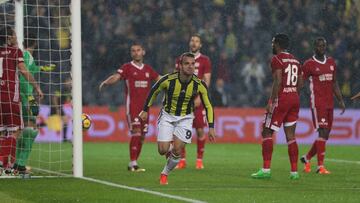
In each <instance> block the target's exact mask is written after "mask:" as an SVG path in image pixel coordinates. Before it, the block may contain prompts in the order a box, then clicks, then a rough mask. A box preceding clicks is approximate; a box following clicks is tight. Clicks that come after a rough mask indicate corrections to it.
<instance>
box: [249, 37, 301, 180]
mask: <svg viewBox="0 0 360 203" xmlns="http://www.w3.org/2000/svg"><path fill="white" fill-rule="evenodd" d="M288 46H289V37H288V36H287V35H286V34H276V35H275V37H274V38H273V41H272V47H273V54H274V56H273V57H272V59H271V69H272V77H273V86H272V92H271V97H270V99H269V102H268V104H267V106H266V112H267V113H266V117H265V122H264V126H263V131H262V137H263V140H262V156H263V168H262V169H260V170H259V171H258V172H256V173H253V174H252V175H251V176H252V177H253V178H260V179H262V178H270V177H271V172H270V164H271V157H272V152H273V139H272V134H273V132H274V131H278V130H279V128H280V127H281V125H282V124H284V131H285V134H286V140H287V143H288V152H289V158H290V165H291V171H290V179H299V174H298V172H297V160H298V146H297V143H296V139H295V128H296V121H297V119H298V114H299V108H300V99H299V95H298V83H299V81H298V80H302V78H301V77H299V76H300V72H301V71H300V62H299V61H298V60H297V59H296V58H295V57H294V56H293V55H292V54H290V53H288V52H286V49H287V48H288ZM300 82H301V81H300Z"/></svg>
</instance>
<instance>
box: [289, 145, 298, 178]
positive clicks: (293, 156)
mask: <svg viewBox="0 0 360 203" xmlns="http://www.w3.org/2000/svg"><path fill="white" fill-rule="evenodd" d="M288 153H289V158H290V165H291V172H296V171H297V161H298V158H299V148H298V145H297V143H296V140H292V141H289V142H288Z"/></svg>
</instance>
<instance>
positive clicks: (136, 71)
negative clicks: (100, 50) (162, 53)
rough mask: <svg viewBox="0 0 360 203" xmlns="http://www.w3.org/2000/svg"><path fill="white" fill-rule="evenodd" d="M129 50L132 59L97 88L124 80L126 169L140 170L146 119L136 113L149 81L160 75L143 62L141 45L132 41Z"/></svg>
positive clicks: (146, 125)
mask: <svg viewBox="0 0 360 203" xmlns="http://www.w3.org/2000/svg"><path fill="white" fill-rule="evenodd" d="M130 51H131V58H132V59H133V60H132V61H131V62H129V63H126V64H123V65H122V66H121V67H120V68H119V69H118V70H117V72H116V73H114V74H113V75H111V76H110V77H108V78H107V79H106V80H104V81H103V82H102V83H101V84H100V87H99V90H100V91H101V89H102V87H103V86H105V85H111V84H114V83H116V82H118V81H120V80H125V95H126V117H127V122H128V125H129V129H130V133H131V139H130V146H129V151H130V162H129V165H128V170H129V171H135V172H141V171H145V169H143V168H140V167H139V166H138V164H137V159H138V158H139V155H140V152H141V148H142V144H143V141H144V138H145V134H146V133H147V128H148V120H147V121H145V122H142V121H141V119H139V117H138V115H139V113H140V112H141V110H142V108H143V107H144V104H145V100H146V97H147V95H148V94H149V91H150V89H151V82H152V81H157V80H159V79H160V76H159V74H158V73H157V72H155V71H154V70H153V68H152V67H151V66H149V65H147V64H144V63H143V58H144V55H145V50H144V48H143V47H142V45H140V44H137V43H134V44H133V45H132V46H131V50H130Z"/></svg>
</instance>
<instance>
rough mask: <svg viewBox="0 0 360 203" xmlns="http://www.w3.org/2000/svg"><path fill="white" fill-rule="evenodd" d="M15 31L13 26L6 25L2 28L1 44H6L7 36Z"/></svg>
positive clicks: (0, 30) (0, 33) (0, 31)
mask: <svg viewBox="0 0 360 203" xmlns="http://www.w3.org/2000/svg"><path fill="white" fill-rule="evenodd" d="M13 32H15V31H14V30H13V29H12V27H10V26H5V27H2V28H1V29H0V45H4V44H6V43H7V38H8V37H9V36H11V35H13Z"/></svg>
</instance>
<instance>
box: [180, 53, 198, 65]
mask: <svg viewBox="0 0 360 203" xmlns="http://www.w3.org/2000/svg"><path fill="white" fill-rule="evenodd" d="M185 57H191V58H195V55H194V54H193V53H191V52H185V53H183V54H181V56H180V63H181V64H182V62H183V60H184V58H185Z"/></svg>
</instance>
